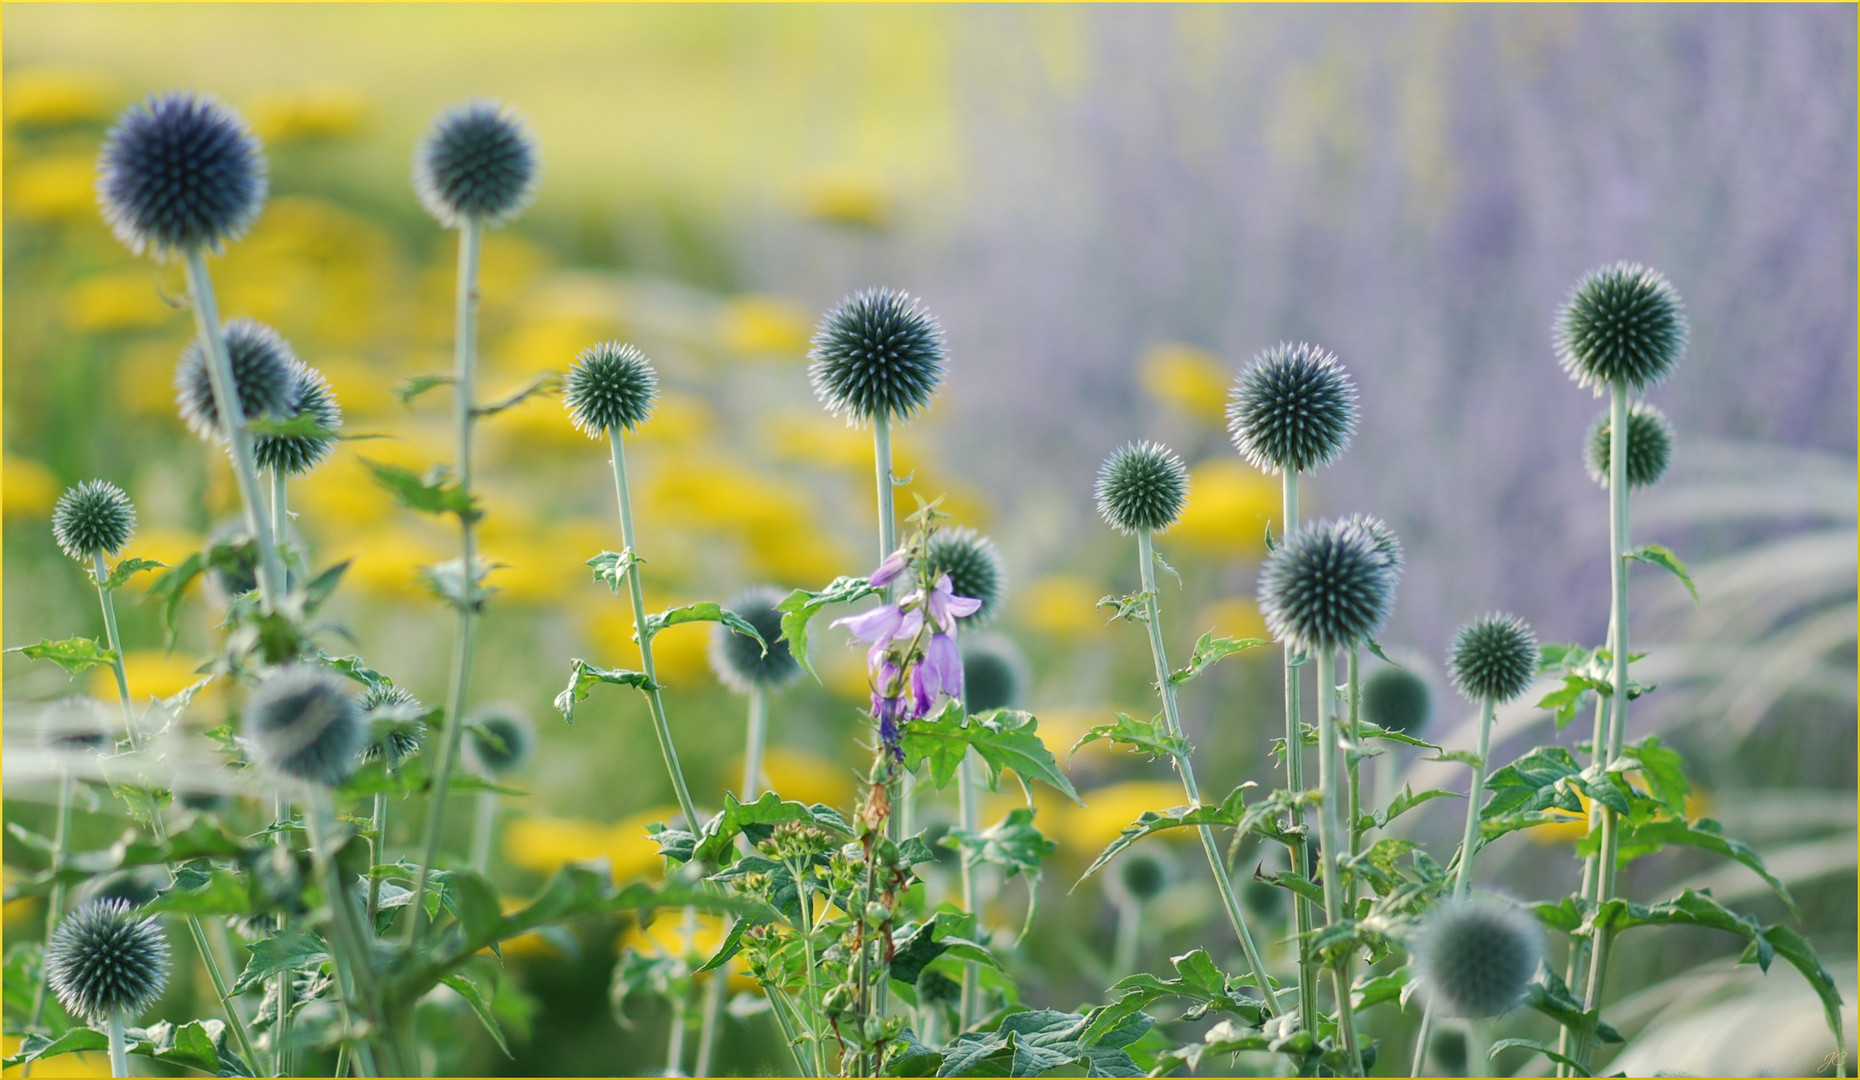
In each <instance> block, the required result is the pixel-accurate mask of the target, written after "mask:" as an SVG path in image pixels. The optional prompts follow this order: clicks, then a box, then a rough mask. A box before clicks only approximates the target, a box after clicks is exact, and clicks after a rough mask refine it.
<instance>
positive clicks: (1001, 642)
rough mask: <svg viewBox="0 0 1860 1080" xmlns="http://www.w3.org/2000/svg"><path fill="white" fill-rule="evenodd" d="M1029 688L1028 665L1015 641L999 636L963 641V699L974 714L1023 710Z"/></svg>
mask: <svg viewBox="0 0 1860 1080" xmlns="http://www.w3.org/2000/svg"><path fill="white" fill-rule="evenodd" d="M1026 685H1027V661H1026V660H1025V659H1024V658H1022V656H1021V654H1020V649H1018V648H1016V647H1015V645H1014V643H1013V642H1012V641H1009V640H1008V639H1007V638H1004V637H1002V636H1001V635H999V634H983V635H980V636H979V637H975V638H972V639H964V641H963V644H962V687H963V689H962V697H963V702H964V704H966V705H967V706H968V709H969V711H970V712H971V713H984V712H987V711H989V710H990V709H1014V708H1019V707H1020V702H1021V694H1022V693H1023V691H1024V688H1025V687H1026Z"/></svg>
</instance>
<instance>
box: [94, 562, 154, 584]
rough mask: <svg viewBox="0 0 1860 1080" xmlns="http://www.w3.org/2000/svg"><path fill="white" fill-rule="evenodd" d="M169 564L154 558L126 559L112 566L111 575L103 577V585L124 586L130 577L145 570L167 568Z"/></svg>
mask: <svg viewBox="0 0 1860 1080" xmlns="http://www.w3.org/2000/svg"><path fill="white" fill-rule="evenodd" d="M167 567H168V564H167V563H165V562H156V561H155V560H154V559H124V560H123V561H122V562H119V563H117V564H116V565H115V566H113V567H111V568H110V576H109V577H107V578H104V579H103V587H104V588H105V589H108V590H116V589H120V588H122V587H123V586H124V585H127V584H128V583H129V579H130V578H132V577H134V576H136V575H137V574H140V573H142V572H143V571H145V570H165V569H167Z"/></svg>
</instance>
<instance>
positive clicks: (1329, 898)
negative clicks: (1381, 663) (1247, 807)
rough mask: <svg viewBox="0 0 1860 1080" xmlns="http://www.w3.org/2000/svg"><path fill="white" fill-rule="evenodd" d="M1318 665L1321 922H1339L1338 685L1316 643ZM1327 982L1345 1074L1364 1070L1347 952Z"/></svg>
mask: <svg viewBox="0 0 1860 1080" xmlns="http://www.w3.org/2000/svg"><path fill="white" fill-rule="evenodd" d="M1313 659H1314V660H1315V661H1316V665H1317V714H1318V790H1319V792H1320V793H1321V794H1322V799H1321V800H1320V801H1319V803H1318V857H1319V859H1320V860H1321V861H1322V862H1323V864H1324V921H1325V923H1327V924H1328V925H1330V926H1333V927H1335V926H1342V925H1343V923H1344V911H1343V870H1342V864H1340V863H1339V862H1338V861H1337V851H1338V849H1339V848H1341V847H1342V846H1343V844H1344V834H1343V832H1342V830H1341V827H1340V826H1339V825H1338V822H1337V794H1338V791H1337V754H1338V751H1339V750H1340V749H1341V748H1340V747H1339V746H1338V745H1337V720H1336V712H1337V701H1336V697H1337V686H1336V668H1337V659H1336V655H1335V653H1333V651H1332V650H1330V649H1327V648H1322V647H1320V648H1319V649H1318V650H1317V652H1316V655H1315V657H1313ZM1331 987H1332V991H1333V993H1334V994H1335V996H1336V999H1337V1032H1338V1034H1339V1035H1340V1036H1341V1037H1342V1039H1343V1052H1344V1054H1345V1055H1346V1056H1347V1057H1348V1058H1349V1065H1348V1069H1349V1072H1348V1075H1350V1076H1361V1075H1363V1058H1362V1053H1361V1051H1359V1050H1358V1049H1357V1045H1356V1018H1355V1016H1354V1015H1353V1014H1352V1010H1351V1001H1350V960H1349V958H1348V956H1347V955H1346V956H1345V957H1344V958H1343V959H1341V960H1339V961H1338V962H1337V964H1336V965H1335V966H1333V967H1332V968H1331Z"/></svg>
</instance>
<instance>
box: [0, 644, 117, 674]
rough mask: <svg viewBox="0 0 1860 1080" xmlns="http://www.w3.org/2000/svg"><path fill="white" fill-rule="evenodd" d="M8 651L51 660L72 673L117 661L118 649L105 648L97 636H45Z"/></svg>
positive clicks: (31, 657)
mask: <svg viewBox="0 0 1860 1080" xmlns="http://www.w3.org/2000/svg"><path fill="white" fill-rule="evenodd" d="M6 651H7V652H11V653H19V654H20V655H21V656H24V657H25V658H26V659H28V660H50V661H51V662H52V663H54V664H57V665H58V666H59V667H61V668H64V669H65V671H66V673H68V674H71V675H77V674H79V673H80V672H83V671H86V670H88V669H90V668H93V667H109V666H111V665H112V664H115V663H116V650H114V649H108V648H105V647H104V645H103V643H102V642H101V641H98V640H97V639H96V638H87V637H74V638H66V639H64V640H63V641H53V640H52V639H51V638H44V639H41V640H40V642H39V643H38V644H37V645H15V646H14V647H13V648H11V649H8V650H6Z"/></svg>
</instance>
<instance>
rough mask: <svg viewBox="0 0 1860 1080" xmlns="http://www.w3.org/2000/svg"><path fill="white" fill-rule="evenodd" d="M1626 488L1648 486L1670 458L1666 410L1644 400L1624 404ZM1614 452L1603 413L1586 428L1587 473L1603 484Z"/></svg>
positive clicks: (1610, 426) (1663, 471)
mask: <svg viewBox="0 0 1860 1080" xmlns="http://www.w3.org/2000/svg"><path fill="white" fill-rule="evenodd" d="M1627 437H1628V438H1627V479H1628V488H1629V489H1630V490H1632V489H1634V488H1643V487H1652V486H1653V485H1655V484H1657V483H1659V482H1660V478H1661V477H1662V476H1665V475H1666V466H1667V465H1668V464H1669V463H1670V462H1671V461H1672V459H1673V425H1672V424H1671V423H1669V422H1668V421H1667V419H1666V414H1665V413H1663V412H1661V411H1660V410H1658V409H1656V408H1654V407H1653V406H1651V405H1649V404H1647V403H1646V402H1644V401H1637V402H1635V403H1634V404H1633V405H1631V406H1629V407H1628V422H1627ZM1613 453H1614V425H1613V424H1612V423H1611V422H1610V420H1609V416H1608V414H1607V413H1603V414H1602V415H1601V417H1600V418H1598V419H1597V420H1596V421H1595V426H1594V427H1592V428H1590V429H1589V475H1590V476H1592V477H1594V478H1595V482H1596V483H1598V484H1600V485H1602V486H1603V487H1607V486H1608V484H1609V477H1611V476H1612V475H1613V473H1612V472H1611V471H1610V468H1609V467H1610V465H1611V463H1612V459H1611V455H1612V454H1613Z"/></svg>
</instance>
